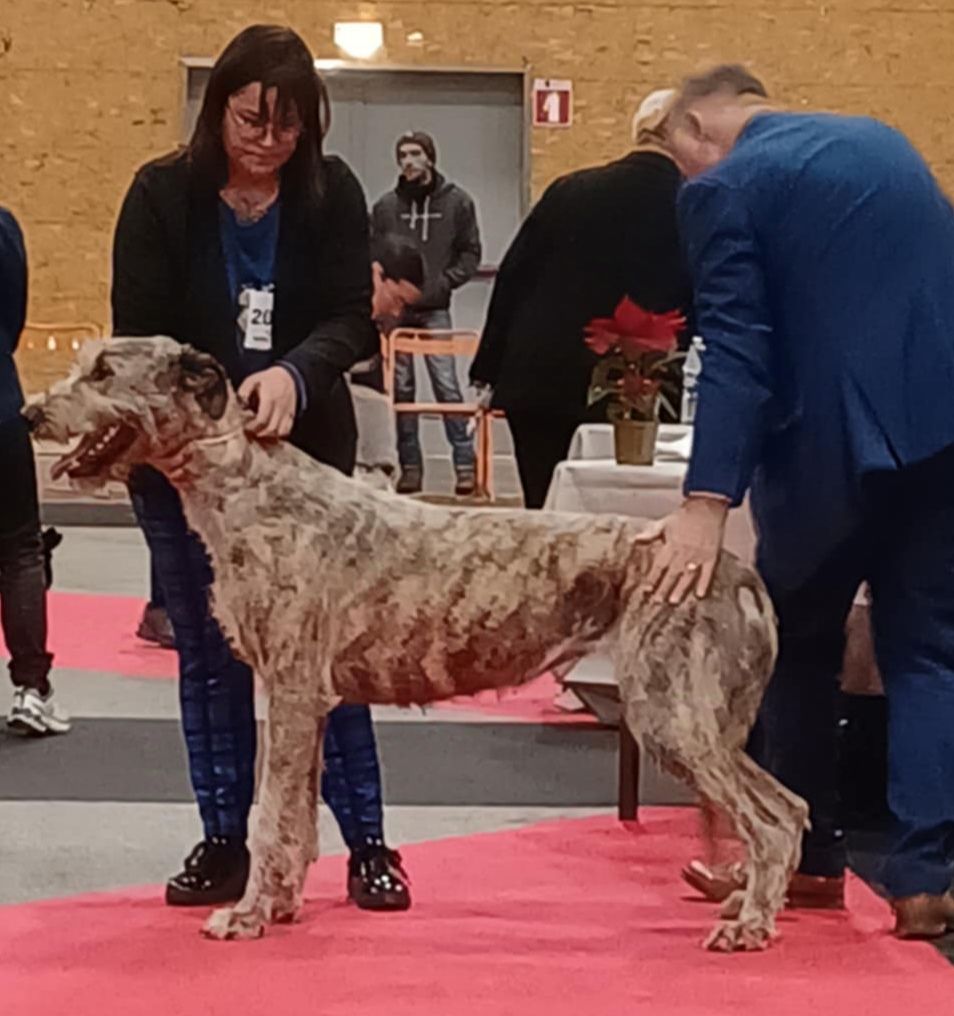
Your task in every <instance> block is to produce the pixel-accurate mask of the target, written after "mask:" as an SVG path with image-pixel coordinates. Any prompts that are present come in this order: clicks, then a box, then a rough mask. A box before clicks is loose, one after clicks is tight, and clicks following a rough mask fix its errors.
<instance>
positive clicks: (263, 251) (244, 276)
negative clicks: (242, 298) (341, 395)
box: [219, 201, 306, 412]
mask: <svg viewBox="0 0 954 1016" xmlns="http://www.w3.org/2000/svg"><path fill="white" fill-rule="evenodd" d="M280 221H281V204H280V202H278V201H276V202H275V203H274V204H273V205H272V206H271V208H269V209H268V211H267V212H266V213H265V214H264V215H263V216H262V217H261V218H260V219H258V220H256V221H255V222H239V220H238V218H237V217H236V215H235V212H234V211H233V210H232V209H231V208H229V206H228V205H227V204H225V202H224V201H220V202H219V233H220V236H221V240H222V255H223V257H224V259H225V272H226V275H227V277H228V281H229V293H230V295H231V298H232V306H233V307H234V308H235V315H236V321H237V320H238V317H239V314H240V313H241V310H242V307H241V306H240V303H239V295H240V294H241V292H242V290H243V289H260V290H261V289H272V288H273V287H274V285H275V262H276V254H277V251H278V229H279V223H280ZM235 334H236V342H237V343H238V347H239V357H240V360H241V363H242V367H243V369H244V371H245V376H248V375H249V374H254V373H255V372H256V371H260V370H265V369H266V368H267V367H271V366H272V365H273V364H274V363H275V352H274V350H258V349H246V348H245V346H244V342H243V332H242V328H241V327H239V326H238V325H236V331H235ZM281 366H283V367H284V368H285V369H286V370H288V371H289V373H291V375H292V377H293V378H294V380H295V388H296V390H297V392H298V411H299V412H301V411H302V410H303V409H304V408H305V404H306V398H305V384H304V379H303V378H302V376H301V374H300V373H299V371H297V370H296V369H295V368H294V367H293V366H292V365H291V364H289V363H286V362H285V361H281Z"/></svg>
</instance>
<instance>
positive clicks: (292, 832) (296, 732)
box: [203, 676, 321, 939]
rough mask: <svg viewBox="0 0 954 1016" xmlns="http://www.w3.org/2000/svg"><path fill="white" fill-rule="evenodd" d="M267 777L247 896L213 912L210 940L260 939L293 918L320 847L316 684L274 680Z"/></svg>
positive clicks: (270, 685) (206, 929) (208, 932)
mask: <svg viewBox="0 0 954 1016" xmlns="http://www.w3.org/2000/svg"><path fill="white" fill-rule="evenodd" d="M266 687H268V689H269V702H268V721H267V724H266V732H267V744H266V754H265V764H264V770H263V772H264V777H263V780H262V789H261V793H260V796H259V805H258V812H257V815H256V817H255V825H254V831H253V834H252V842H251V853H252V863H251V871H250V873H249V879H248V885H247V886H246V889H245V895H244V896H243V897H242V899H241V900H239V902H238V903H237V904H236V905H235V906H234V907H227V908H224V909H221V910H217V911H215V912H214V913H213V914H212V916H211V917H210V918H209V919H208V921H207V922H206V924H205V927H204V928H203V934H205V935H206V936H207V937H209V938H218V939H233V938H258V937H259V936H260V935H262V934H263V933H264V930H265V925H266V924H268V923H269V922H272V921H276V920H280V921H291V920H294V918H295V916H296V915H297V913H298V910H299V908H300V906H301V894H302V888H303V885H304V881H305V873H306V872H307V869H308V865H309V863H310V862H311V860H312V857H313V856H314V854H315V853H316V850H317V845H316V835H317V832H316V830H317V826H316V823H315V817H314V816H315V809H316V805H315V804H314V803H313V802H314V800H316V797H317V780H318V776H317V773H316V771H315V770H316V761H317V759H318V753H319V751H320V744H319V741H320V733H321V730H320V723H319V719H318V717H319V715H320V710H319V709H318V708H317V704H316V690H315V688H314V687H312V686H310V683H309V685H308V686H307V687H302V682H301V680H300V679H296V678H295V677H294V676H292V677H291V679H289V680H287V681H283V680H282V679H281V678H272V680H270V681H269V682H268V683H267V685H266Z"/></svg>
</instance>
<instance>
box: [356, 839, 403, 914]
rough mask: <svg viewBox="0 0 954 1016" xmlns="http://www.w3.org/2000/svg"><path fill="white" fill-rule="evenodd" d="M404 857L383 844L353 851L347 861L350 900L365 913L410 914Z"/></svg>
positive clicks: (378, 843)
mask: <svg viewBox="0 0 954 1016" xmlns="http://www.w3.org/2000/svg"><path fill="white" fill-rule="evenodd" d="M407 884H408V877H407V872H406V871H405V870H404V868H403V867H402V865H401V855H400V854H399V853H398V852H397V851H396V850H389V849H388V848H387V847H386V846H385V845H384V843H382V842H381V841H380V840H378V841H373V842H371V843H369V844H368V845H367V846H366V847H362V848H361V849H359V850H355V851H352V853H351V857H350V858H349V859H348V898H349V899H351V900H353V901H354V902H355V904H356V905H357V906H359V907H360V908H361V909H362V910H407V909H408V907H410V905H411V894H410V892H409V891H408V887H407Z"/></svg>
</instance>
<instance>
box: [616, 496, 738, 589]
mask: <svg viewBox="0 0 954 1016" xmlns="http://www.w3.org/2000/svg"><path fill="white" fill-rule="evenodd" d="M728 510H729V505H728V502H727V501H726V500H725V499H723V498H721V497H717V496H710V495H705V494H702V495H699V494H690V495H689V497H688V498H686V500H685V501H684V502H683V504H682V506H681V507H680V508H679V509H677V510H676V511H675V512H673V513H672V514H671V515H668V516H667V517H666V518H664V519H660V521H659V522H657V523H656V524H655V525H654V526H650V528H649V529H647V530H646V531H645V532H644V533H641V534H640V535H639V536H638V537H637V538H636V540H637V542H638V543H654V542H657V541H659V542H660V544H661V545H660V546H659V547H658V548H657V549H656V551H655V553H654V555H653V560H652V564H651V565H650V568H649V571H648V573H647V574H646V578H645V579H644V580H643V584H642V591H643V595H644V596H645V597H647V598H648V597H651V598H652V600H653V602H654V603H664V602H666V601H667V600H668V602H669V603H672V604H676V603H682V601H683V600H684V599H685V598H686V596H687V594H688V593H689V592H690V590H694V591H695V594H696V596H698V597H700V598H701V597H703V596H706V595H707V594H708V592H709V589H710V588H711V586H712V576H713V575H714V574H715V569H716V565H717V564H718V561H719V552H720V550H721V549H722V537H723V534H724V532H725V518H726V514H727V513H728Z"/></svg>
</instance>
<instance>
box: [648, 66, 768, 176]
mask: <svg viewBox="0 0 954 1016" xmlns="http://www.w3.org/2000/svg"><path fill="white" fill-rule="evenodd" d="M771 108H772V107H771V104H770V103H769V101H768V93H767V92H766V90H765V86H764V85H763V84H762V82H761V81H759V79H758V78H757V77H755V75H754V74H752V73H750V72H749V71H748V70H746V69H745V68H744V67H742V66H740V65H738V64H723V65H722V66H719V67H714V68H713V69H712V70H710V71H707V72H706V73H705V74H699V75H697V76H696V77H691V78H687V79H686V80H685V81H684V82H683V83H682V87H681V88H680V89H679V96H678V98H677V99H676V102H675V105H674V107H673V110H672V112H671V113H670V115H669V122H668V125H667V126H668V135H669V148H670V149H671V150H672V153H673V155H674V156H675V159H676V161H677V162H678V163H679V167H680V169H681V170H682V172H683V173H684V174H685V175H686V176H697V175H698V174H699V173H704V172H705V171H706V170H707V169H711V168H712V167H713V166H715V165H716V164H717V163H719V162H721V161H722V160H723V159H724V158H725V157H726V156H727V155H728V154H729V152H730V151H731V150H732V147H733V145H734V144H735V142H736V141H737V140H738V137H739V134H740V133H741V132H742V129H743V127H745V125H746V124H747V123H748V122H749V120H751V119H752V117H753V116H755V114H756V113H760V112H764V111H766V110H768V109H771Z"/></svg>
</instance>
